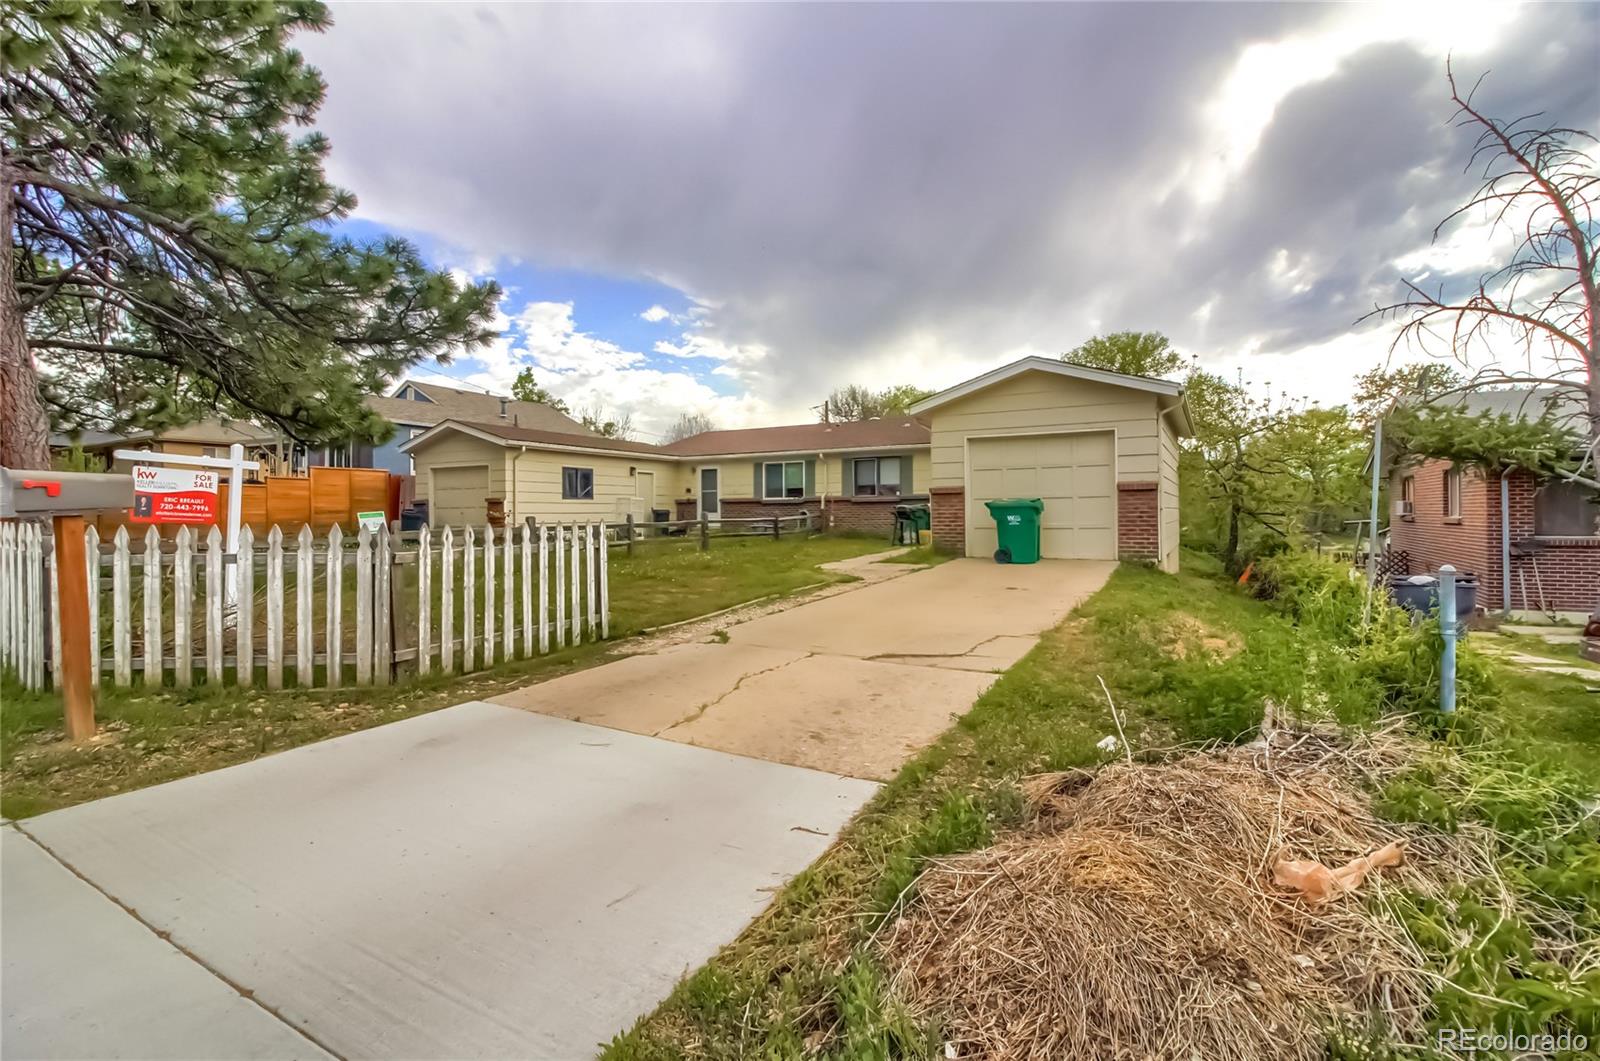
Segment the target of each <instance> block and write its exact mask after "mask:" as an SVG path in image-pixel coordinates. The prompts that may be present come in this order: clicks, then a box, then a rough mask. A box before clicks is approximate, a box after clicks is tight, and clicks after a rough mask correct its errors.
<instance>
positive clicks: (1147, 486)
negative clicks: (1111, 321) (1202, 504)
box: [911, 357, 1191, 571]
mask: <svg viewBox="0 0 1600 1061" xmlns="http://www.w3.org/2000/svg"><path fill="white" fill-rule="evenodd" d="M911 412H912V414H913V415H915V416H917V417H919V418H921V419H923V420H924V421H926V422H927V423H928V425H929V427H930V428H931V430H932V434H933V447H932V481H931V483H930V484H929V493H930V495H931V499H932V505H933V531H934V537H935V539H936V540H937V541H938V542H939V543H940V544H941V545H943V546H945V547H946V548H950V549H954V550H956V551H959V552H962V553H964V554H965V555H967V556H990V555H992V554H993V553H994V550H995V531H994V521H993V520H992V519H991V518H990V516H989V513H988V510H987V509H986V508H985V507H984V502H985V501H988V500H992V499H995V498H1002V497H1037V498H1041V499H1042V500H1043V501H1044V515H1043V528H1042V531H1041V541H1040V548H1041V552H1042V554H1043V555H1044V556H1045V557H1047V558H1055V559H1084V560H1117V559H1121V560H1139V561H1146V562H1153V563H1156V564H1158V565H1159V566H1160V567H1162V568H1163V569H1164V570H1168V571H1176V570H1177V568H1178V439H1179V438H1180V437H1186V436H1187V435H1189V434H1190V433H1191V428H1190V425H1189V413H1188V408H1187V406H1185V404H1184V401H1183V388H1182V387H1181V386H1179V385H1178V384H1176V383H1172V382H1169V381H1167V380H1160V379H1149V378H1146V377H1143V376H1126V375H1122V374H1121V373H1117V372H1106V371H1104V370H1101V369H1093V368H1085V367H1083V366H1080V365H1072V364H1068V363H1066V362H1064V361H1052V360H1050V359H1048V358H1042V357H1030V358H1024V359H1023V360H1021V361H1016V362H1013V363H1012V364H1009V365H1005V366H1003V367H1001V368H998V369H995V370H994V371H993V372H989V373H986V374H984V375H982V376H979V377H977V378H976V379H972V380H968V381H967V382H965V383H962V384H959V385H957V386H955V387H951V388H950V389H949V390H946V391H942V392H941V393H939V394H936V395H934V396H933V397H932V398H929V399H927V400H926V401H923V402H921V403H920V404H918V405H916V406H915V407H913V408H912V410H911Z"/></svg>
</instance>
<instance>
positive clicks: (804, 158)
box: [304, 4, 1600, 389]
mask: <svg viewBox="0 0 1600 1061" xmlns="http://www.w3.org/2000/svg"><path fill="white" fill-rule="evenodd" d="M1339 13H1340V9H1330V8H1320V7H1312V6H1308V5H1287V4H1286V5H1281V6H1267V5H1247V6H1225V5H1215V4H1195V5H1185V6H1179V5H1159V6H1158V5H1086V4H1061V5H1018V6H990V5H982V6H956V5H933V6H911V5H888V6H843V5H828V6H806V7H800V6H761V5H751V6H739V7H704V6H686V7H665V6H644V7H634V6H628V7H615V6H585V7H578V6H557V5H541V6H532V5H530V6H523V7H511V6H505V7H495V8H488V9H470V8H466V7H462V6H444V5H439V6H424V7H419V6H400V5H394V6H358V7H341V8H337V9H336V11H335V17H336V22H337V25H336V27H335V29H334V30H333V31H332V32H331V33H330V34H329V35H328V36H327V37H325V38H322V39H318V40H310V41H306V42H304V47H305V49H306V50H307V52H308V53H309V54H310V56H311V58H312V60H313V61H314V62H316V63H318V64H319V65H320V66H321V67H322V68H323V70H324V72H325V73H326V74H327V76H328V79H329V81H330V100H329V103H328V105H327V107H326V109H325V111H324V116H323V126H324V128H325V129H326V130H327V131H328V132H329V134H330V135H331V137H332V139H333V142H334V145H335V148H334V150H335V156H334V157H335V172H336V176H338V177H339V178H340V179H342V180H344V181H345V182H346V183H349V184H351V185H352V186H354V187H355V189H356V190H357V191H358V193H360V194H361V196H362V198H363V210H364V212H370V213H371V214H372V215H373V216H376V217H377V218H379V219H380V220H383V221H386V222H389V223H394V224H403V225H406V226H409V227H414V228H418V229H423V230H426V231H429V232H431V233H434V234H436V235H438V236H440V237H442V238H444V239H446V240H448V241H450V242H452V243H455V244H457V245H459V246H461V247H463V248H465V249H470V250H471V251H473V252H476V253H479V254H486V255H500V256H507V257H514V258H520V259H525V260H533V261H538V262H540V263H543V264H551V265H558V266H569V267H580V268H585V269H591V270H596V271H601V272H610V273H617V274H622V275H648V276H652V277H656V278H660V279H663V280H666V281H667V282H669V283H673V284H675V285H677V286H680V287H682V288H684V289H685V290H688V291H690V292H692V293H693V294H695V295H697V296H699V297H703V298H706V299H709V300H712V301H714V302H715V303H717V304H718V307H719V308H718V309H717V311H716V313H715V315H714V320H715V322H716V323H715V327H716V329H717V332H718V334H719V335H721V336H722V337H725V338H727V339H728V340H730V341H736V342H738V341H742V342H752V341H753V342H761V343H765V344H767V345H768V346H770V347H771V348H772V349H773V350H774V352H775V354H776V356H775V357H774V358H773V359H772V361H771V363H770V364H769V365H768V366H766V375H767V377H768V378H767V381H766V386H767V387H768V388H778V387H780V386H782V385H783V384H784V383H785V382H792V381H795V380H799V381H802V382H804V383H805V384H806V385H807V386H808V387H810V388H811V389H816V387H817V386H818V385H819V383H820V382H822V381H834V380H837V379H839V378H841V376H844V375H847V374H848V373H847V369H846V367H845V366H847V365H851V364H855V363H859V362H860V361H862V360H863V359H864V358H866V359H870V358H871V357H872V356H874V355H875V354H876V353H878V352H879V351H884V350H890V349H894V348H896V347H897V346H900V345H903V344H904V343H906V342H907V341H909V338H910V337H912V336H919V337H931V339H932V341H933V342H934V344H935V345H937V346H938V347H940V348H942V349H944V350H958V351H962V352H964V353H966V354H967V355H968V356H970V357H972V358H985V357H994V356H997V355H999V354H1001V353H1003V352H1004V351H1006V350H1008V349H1012V348H1015V347H1017V346H1019V345H1023V344H1034V345H1038V346H1041V347H1043V348H1046V349H1064V348H1066V347H1067V346H1070V345H1072V344H1073V343H1075V342H1076V341H1078V340H1079V339H1081V338H1082V337H1083V336H1084V335H1085V334H1086V333H1087V332H1089V331H1090V330H1091V329H1092V328H1093V327H1094V326H1095V323H1096V322H1098V323H1099V324H1100V325H1102V326H1104V327H1108V328H1109V327H1159V328H1164V329H1166V330H1168V331H1170V332H1171V333H1173V334H1174V335H1175V336H1177V337H1179V338H1180V339H1183V340H1186V341H1189V342H1191V343H1192V344H1193V345H1194V347H1195V348H1198V349H1203V350H1207V351H1225V350H1230V349H1236V348H1238V347H1239V346H1240V345H1242V344H1244V343H1246V342H1248V341H1251V340H1256V341H1259V342H1264V343H1266V344H1267V345H1269V346H1274V347H1285V346H1293V345H1298V344H1303V343H1309V342H1316V341H1319V340H1320V339H1325V338H1328V337H1330V336H1333V335H1336V334H1339V333H1340V332H1342V331H1344V330H1347V329H1348V327H1349V324H1350V322H1351V321H1352V320H1353V319H1354V318H1355V317H1356V316H1357V315H1359V313H1360V312H1362V311H1363V310H1364V309H1365V308H1366V307H1367V306H1368V305H1370V303H1371V301H1372V299H1373V298H1374V297H1377V295H1378V293H1379V292H1381V291H1382V290H1384V289H1385V288H1386V285H1391V284H1392V282H1393V280H1394V269H1393V266H1392V261H1393V259H1394V258H1395V257H1397V256H1399V255H1401V254H1404V253H1406V252H1407V251H1409V250H1413V249H1415V248H1416V247H1417V246H1418V245H1419V241H1420V242H1422V243H1425V242H1426V238H1427V232H1428V230H1429V229H1430V228H1431V226H1432V224H1433V223H1434V221H1435V220H1436V219H1437V218H1438V217H1439V216H1442V213H1443V212H1444V211H1446V210H1447V209H1448V204H1449V202H1450V199H1451V197H1452V196H1453V195H1454V194H1456V193H1457V192H1458V191H1459V189H1460V187H1461V178H1460V176H1459V172H1458V171H1459V166H1458V165H1456V164H1455V161H1456V158H1457V156H1459V155H1460V153H1461V147H1462V145H1461V143H1460V140H1459V138H1458V137H1455V136H1453V135H1452V134H1451V131H1450V130H1449V129H1448V127H1447V126H1446V125H1445V124H1444V119H1445V118H1446V117H1447V116H1448V106H1447V105H1446V103H1445V100H1444V97H1443V87H1444V86H1443V80H1442V73H1443V71H1442V64H1441V63H1440V61H1439V60H1438V58H1437V57H1436V56H1434V55H1423V54H1421V53H1419V52H1418V51H1417V50H1416V49H1415V48H1414V47H1413V46H1412V45H1409V44H1386V45H1375V46H1372V47H1369V48H1365V49H1362V50H1359V51H1356V52H1355V53H1353V54H1351V55H1350V56H1348V57H1347V58H1346V60H1345V61H1344V62H1343V63H1342V64H1341V65H1340V66H1339V68H1338V69H1337V70H1336V71H1335V72H1334V73H1333V74H1332V75H1331V76H1329V77H1327V78H1325V79H1323V80H1320V81H1314V82H1312V83H1311V84H1309V85H1306V86H1304V87H1302V88H1300V89H1297V90H1295V91H1293V92H1291V93H1290V94H1289V95H1288V96H1286V97H1285V98H1284V99H1283V100H1282V102H1281V104H1280V106H1279V107H1278V109H1277V111H1276V113H1275V114H1274V115H1273V117H1272V120H1271V122H1270V123H1269V125H1268V126H1267V128H1266V130H1265V132H1264V133H1263V136H1262V139H1261V142H1260V144H1259V146H1258V148H1257V150H1256V152H1255V153H1254V154H1253V155H1252V156H1251V157H1250V158H1249V160H1248V162H1247V163H1246V164H1245V165H1244V167H1243V169H1241V170H1240V171H1239V172H1237V173H1235V174H1233V175H1232V176H1231V179H1229V180H1228V181H1227V182H1226V184H1225V185H1224V186H1223V189H1222V194H1221V196H1220V198H1217V199H1215V200H1213V201H1198V200H1196V198H1195V197H1194V196H1193V195H1191V194H1190V192H1191V189H1190V188H1188V187H1186V186H1185V180H1184V176H1183V175H1184V173H1185V172H1186V170H1187V169H1188V168H1192V167H1195V166H1203V165H1205V164H1206V163H1207V162H1208V161H1209V160H1211V159H1212V158H1214V157H1215V156H1216V155H1217V154H1218V153H1219V152H1220V151H1221V150H1222V148H1221V145H1220V144H1218V143H1216V142H1214V137H1215V135H1216V130H1215V129H1214V128H1213V127H1212V125H1210V124H1208V122H1207V120H1206V118H1205V112H1204V109H1203V108H1204V106H1205V105H1206V103H1207V102H1208V101H1209V100H1210V99H1211V98H1212V97H1213V96H1214V94H1215V92H1216V91H1217V89H1218V87H1219V86H1220V85H1221V83H1222V82H1223V80H1224V79H1225V78H1226V76H1227V75H1228V73H1229V72H1230V71H1231V70H1232V69H1233V68H1234V66H1235V64H1236V63H1237V61H1238V59H1239V56H1240V54H1241V53H1242V52H1243V50H1244V49H1245V48H1246V47H1247V46H1248V45H1250V44H1251V43H1253V42H1259V41H1273V40H1276V39H1280V38H1282V37H1285V36H1289V35H1293V34H1301V33H1307V32H1314V31H1316V30H1317V29H1318V27H1320V26H1322V25H1323V24H1325V23H1326V21H1327V20H1328V19H1330V18H1333V17H1335V16H1336V15H1338V14H1339ZM1595 25H1596V21H1595V11H1594V10H1593V9H1585V8H1580V7H1576V6H1571V7H1569V6H1558V5H1549V6H1546V7H1543V8H1536V9H1533V10H1531V11H1529V12H1528V13H1527V14H1526V15H1525V17H1523V18H1522V19H1521V20H1520V21H1519V22H1518V23H1517V24H1516V25H1514V26H1513V27H1512V30H1511V32H1509V33H1508V34H1506V39H1505V40H1504V41H1503V42H1502V43H1501V45H1500V46H1499V47H1498V48H1497V49H1496V50H1495V52H1494V54H1492V55H1490V56H1487V58H1488V59H1490V60H1492V61H1491V62H1489V63H1487V65H1492V66H1495V67H1497V70H1496V73H1495V75H1494V78H1493V80H1492V82H1491V84H1492V86H1493V91H1494V94H1495V99H1496V100H1497V102H1503V103H1505V104H1506V105H1508V106H1510V107H1511V108H1512V109H1516V108H1519V107H1526V106H1527V105H1528V103H1529V101H1531V100H1534V99H1538V100H1539V101H1540V102H1541V103H1542V104H1544V105H1546V106H1550V107H1552V108H1554V109H1559V110H1561V111H1562V112H1563V113H1564V115H1565V116H1566V117H1568V119H1569V120H1574V121H1578V120H1582V121H1588V120H1589V119H1590V118H1591V117H1592V116H1593V115H1594V114H1595V113H1596V112H1597V111H1600V103H1597V99H1600V92H1597V90H1596V87H1595V85H1594V78H1593V74H1592V70H1593V67H1592V66H1585V65H1584V64H1585V62H1592V60H1593V58H1594V55H1593V52H1594V48H1593V42H1594V40H1595V36H1594V35H1595V33H1596V29H1595ZM1476 58H1482V57H1475V59H1476ZM1502 60H1503V61H1502ZM1480 65H1483V64H1480ZM1574 112H1576V113H1574ZM1285 263H1288V265H1289V266H1290V267H1291V268H1297V269H1298V270H1299V272H1298V274H1296V275H1297V282H1298V284H1299V285H1300V286H1303V287H1304V290H1300V291H1298V292H1296V291H1295V290H1293V287H1294V286H1295V285H1294V284H1289V283H1286V282H1285V280H1284V277H1283V275H1282V272H1283V267H1284V264H1285ZM1207 303H1210V304H1211V313H1210V317H1209V320H1208V321H1207V322H1206V323H1205V324H1204V326H1203V327H1201V326H1200V325H1198V324H1196V323H1195V314H1196V312H1197V311H1198V310H1199V309H1200V307H1202V306H1204V305H1206V304H1207ZM641 308H642V307H641Z"/></svg>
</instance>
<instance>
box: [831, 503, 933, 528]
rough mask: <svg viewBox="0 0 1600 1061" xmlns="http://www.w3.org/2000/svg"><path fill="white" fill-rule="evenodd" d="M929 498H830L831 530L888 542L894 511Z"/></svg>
mask: <svg viewBox="0 0 1600 1061" xmlns="http://www.w3.org/2000/svg"><path fill="white" fill-rule="evenodd" d="M927 500H928V495H926V494H907V495H906V496H905V497H830V498H828V529H829V530H838V531H863V532H866V533H869V534H882V535H883V536H884V537H885V538H887V537H889V535H890V534H892V533H893V532H894V507H895V506H896V505H920V504H924V503H926V502H927Z"/></svg>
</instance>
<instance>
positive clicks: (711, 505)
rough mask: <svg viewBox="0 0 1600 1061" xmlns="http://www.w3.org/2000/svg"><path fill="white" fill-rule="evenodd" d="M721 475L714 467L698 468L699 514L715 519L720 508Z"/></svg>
mask: <svg viewBox="0 0 1600 1061" xmlns="http://www.w3.org/2000/svg"><path fill="white" fill-rule="evenodd" d="M721 482H722V476H721V475H720V474H719V471H718V469H716V468H701V469H700V515H702V516H705V517H706V518H707V519H716V518H717V514H718V513H719V512H720V511H721V510H722V491H721V490H720V489H719V486H720V485H721Z"/></svg>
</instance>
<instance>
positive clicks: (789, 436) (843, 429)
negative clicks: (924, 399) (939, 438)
mask: <svg viewBox="0 0 1600 1061" xmlns="http://www.w3.org/2000/svg"><path fill="white" fill-rule="evenodd" d="M931 440H932V435H931V433H930V432H929V431H928V428H927V427H926V426H925V425H923V424H921V423H918V422H917V421H916V420H913V419H911V417H909V416H904V415H902V416H892V417H885V418H883V419H881V420H846V421H841V422H836V423H828V424H793V425H790V426H787V427H752V428H745V429H744V430H739V431H702V432H701V433H700V434H698V435H690V436H689V437H688V438H683V439H679V440H678V441H677V442H672V443H668V444H667V445H665V446H662V447H661V448H662V450H663V451H665V452H667V453H675V454H677V455H679V456H683V457H709V456H737V455H739V454H755V453H826V452H829V451H831V450H843V449H893V448H898V447H903V446H926V445H928V444H929V443H930V442H931Z"/></svg>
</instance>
